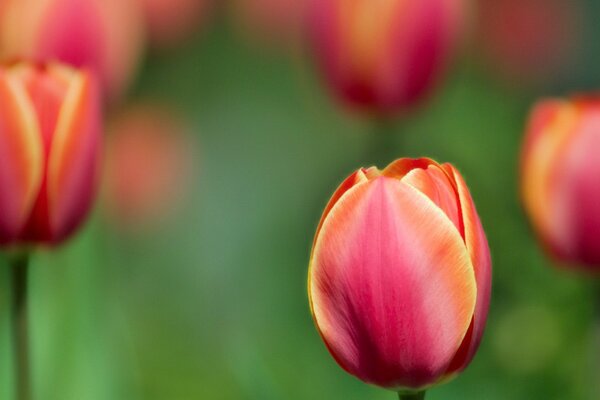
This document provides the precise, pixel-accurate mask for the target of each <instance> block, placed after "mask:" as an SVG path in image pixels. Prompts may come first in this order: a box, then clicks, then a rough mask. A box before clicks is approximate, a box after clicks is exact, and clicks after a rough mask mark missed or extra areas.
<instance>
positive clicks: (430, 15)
mask: <svg viewBox="0 0 600 400" xmlns="http://www.w3.org/2000/svg"><path fill="white" fill-rule="evenodd" d="M309 4H310V6H309V10H308V19H309V24H310V36H311V39H312V42H313V47H314V49H315V54H316V57H317V61H318V64H319V65H320V67H321V69H322V70H323V72H324V75H325V79H326V81H327V83H328V84H329V86H330V87H331V88H332V89H333V91H334V93H335V94H336V95H337V97H339V98H340V99H342V100H343V101H345V102H346V103H348V104H350V105H351V106H354V107H356V108H360V109H363V110H369V111H373V112H376V113H394V112H398V111H402V110H403V109H404V108H406V107H408V106H411V105H413V104H414V103H416V102H418V101H419V100H421V99H422V98H423V97H425V96H426V95H427V94H429V93H430V92H431V89H432V88H433V87H434V86H435V85H436V84H437V83H438V82H439V80H440V78H441V75H442V74H443V72H444V70H445V69H446V67H447V66H448V64H449V61H450V58H451V56H452V54H453V52H454V50H455V48H456V47H457V42H458V40H459V38H460V36H461V35H460V34H461V31H462V30H463V25H464V20H465V14H466V13H467V2H466V1H464V0H310V1H309Z"/></svg>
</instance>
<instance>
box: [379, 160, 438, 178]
mask: <svg viewBox="0 0 600 400" xmlns="http://www.w3.org/2000/svg"><path fill="white" fill-rule="evenodd" d="M430 165H435V166H438V167H439V166H440V165H439V164H438V163H437V162H435V161H433V160H432V159H430V158H399V159H397V160H395V161H393V162H392V163H390V164H389V165H388V166H387V167H385V169H384V170H383V172H382V175H384V176H387V177H390V178H397V179H402V178H404V175H406V174H408V173H409V172H410V171H412V170H413V169H417V168H419V169H427V168H428V167H429V166H430Z"/></svg>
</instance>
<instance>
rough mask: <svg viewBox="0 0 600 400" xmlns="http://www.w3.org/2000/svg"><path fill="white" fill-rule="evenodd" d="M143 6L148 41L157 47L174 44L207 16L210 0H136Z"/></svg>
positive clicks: (187, 34) (200, 23) (191, 31)
mask: <svg viewBox="0 0 600 400" xmlns="http://www.w3.org/2000/svg"><path fill="white" fill-rule="evenodd" d="M138 1H140V3H141V6H142V7H143V10H144V13H145V17H146V25H147V27H148V33H149V35H150V41H151V42H152V43H153V44H154V45H156V46H158V47H168V46H170V45H173V44H176V43H178V42H180V41H182V40H184V39H185V38H186V37H188V36H189V35H190V34H191V33H193V32H194V31H195V30H196V29H197V28H198V27H199V26H200V25H202V23H203V22H204V20H205V19H206V17H207V14H208V13H209V10H210V8H211V7H212V0H138Z"/></svg>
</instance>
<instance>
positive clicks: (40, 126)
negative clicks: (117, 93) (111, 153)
mask: <svg viewBox="0 0 600 400" xmlns="http://www.w3.org/2000/svg"><path fill="white" fill-rule="evenodd" d="M100 97H101V96H100V90H99V88H98V85H97V84H96V83H95V81H94V79H93V78H92V76H91V75H90V73H88V72H85V71H80V70H76V69H71V68H70V67H67V66H65V65H62V64H57V63H49V64H40V65H32V64H29V63H16V64H13V65H10V66H3V67H0V210H2V212H0V244H2V245H15V244H26V243H47V244H57V243H59V242H61V241H62V240H64V239H66V238H67V237H68V236H69V235H70V234H71V233H72V232H73V231H74V230H75V229H76V228H77V227H78V226H79V225H80V224H81V222H82V221H83V219H84V218H85V216H86V215H87V213H88V211H89V209H90V206H91V204H92V200H93V199H94V194H95V189H96V181H97V179H96V177H97V172H98V162H99V158H100V157H99V147H100V141H101V133H102V116H101V98H100Z"/></svg>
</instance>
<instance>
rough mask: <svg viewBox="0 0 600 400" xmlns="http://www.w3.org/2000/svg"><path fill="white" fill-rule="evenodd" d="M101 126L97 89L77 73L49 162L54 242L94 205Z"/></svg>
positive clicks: (49, 193) (66, 99)
mask: <svg viewBox="0 0 600 400" xmlns="http://www.w3.org/2000/svg"><path fill="white" fill-rule="evenodd" d="M101 126H102V125H101V116H100V98H99V89H98V86H97V85H96V82H95V81H94V79H92V78H91V76H90V75H89V74H88V73H81V74H75V75H74V76H73V78H72V81H71V84H70V87H69V90H68V92H67V95H66V97H65V102H64V104H63V107H62V109H61V111H60V114H59V117H58V122H57V125H56V132H55V134H54V140H53V144H52V149H51V152H50V156H49V160H48V176H47V179H48V212H49V220H50V226H51V230H52V241H54V242H56V241H60V240H61V239H63V238H64V237H66V236H68V235H69V233H71V231H72V230H73V229H74V228H76V227H77V225H78V223H79V222H80V220H81V219H82V218H83V216H84V215H85V214H86V213H87V211H88V209H89V208H90V206H91V203H92V199H93V197H94V188H95V186H96V185H95V183H96V180H97V178H98V176H97V175H98V171H99V165H98V164H99V146H100V135H101Z"/></svg>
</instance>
